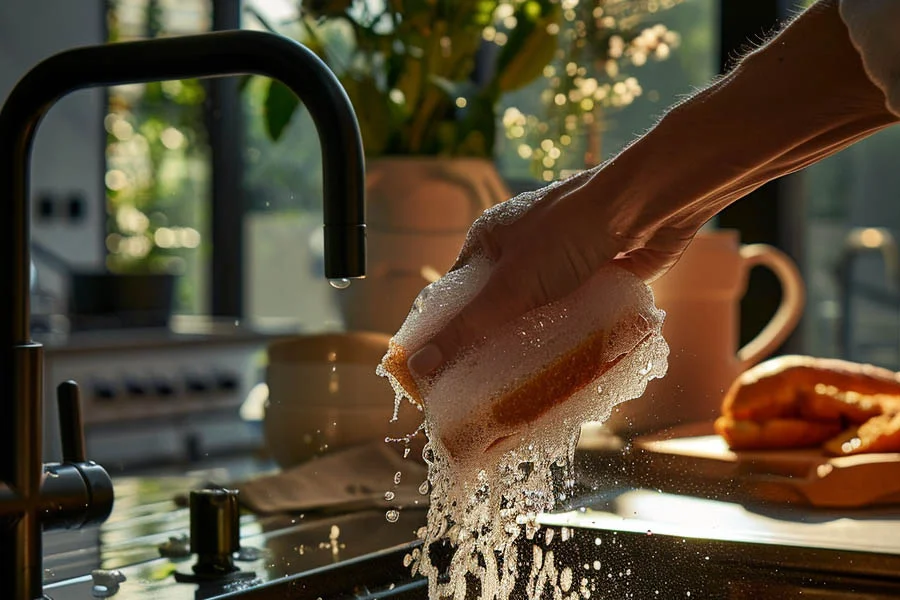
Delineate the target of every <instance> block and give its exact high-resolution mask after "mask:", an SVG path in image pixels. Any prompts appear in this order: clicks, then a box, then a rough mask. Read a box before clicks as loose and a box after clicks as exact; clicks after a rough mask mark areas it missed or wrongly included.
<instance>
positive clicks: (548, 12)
mask: <svg viewBox="0 0 900 600" xmlns="http://www.w3.org/2000/svg"><path fill="white" fill-rule="evenodd" d="M515 16H516V20H517V23H518V25H517V26H516V28H515V29H514V30H512V31H511V32H510V35H509V39H508V40H507V42H506V44H505V45H504V46H503V48H502V50H501V51H500V54H499V56H497V66H496V69H495V71H494V72H495V73H497V75H496V84H497V88H498V90H499V91H500V92H510V91H513V90H517V89H519V88H522V87H525V86H526V85H528V84H529V83H531V82H532V81H534V80H535V79H537V78H538V77H540V76H541V73H542V72H543V70H544V67H545V66H547V64H548V63H549V62H550V61H551V60H553V56H554V54H555V53H556V49H557V40H556V35H554V34H551V33H549V32H548V31H547V27H548V26H549V25H551V24H557V25H558V24H559V22H560V19H561V17H562V10H561V8H560V6H559V4H558V3H556V2H552V1H551V0H529V1H528V2H525V3H523V4H522V5H520V6H519V8H518V9H517V10H516V15H515Z"/></svg>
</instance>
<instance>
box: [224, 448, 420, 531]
mask: <svg viewBox="0 0 900 600" xmlns="http://www.w3.org/2000/svg"><path fill="white" fill-rule="evenodd" d="M427 478H428V469H427V467H426V465H425V464H424V462H423V461H422V459H421V458H418V459H414V458H413V455H410V457H409V458H405V459H404V458H403V457H401V456H400V455H399V454H397V452H396V450H395V449H393V448H392V447H390V446H388V445H387V444H386V443H374V444H367V445H364V446H355V447H353V448H348V449H346V450H341V451H338V452H335V453H333V454H327V455H324V456H322V457H319V458H314V459H312V460H309V461H307V462H305V463H303V464H300V465H297V466H295V467H291V468H289V469H285V470H284V471H281V472H279V473H275V474H272V475H264V476H261V477H257V478H255V479H251V480H249V481H246V482H244V483H242V484H240V485H238V486H237V487H238V489H239V490H240V495H239V496H238V497H239V498H240V502H241V504H243V505H244V506H245V507H246V508H248V509H250V510H251V511H253V512H255V513H257V514H276V513H296V512H305V511H314V510H321V511H327V512H345V511H353V510H361V509H366V508H396V509H402V508H414V507H421V508H424V507H426V506H427V505H428V495H427V494H428V490H429V488H428V484H427ZM423 492H424V493H423Z"/></svg>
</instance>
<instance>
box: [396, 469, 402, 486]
mask: <svg viewBox="0 0 900 600" xmlns="http://www.w3.org/2000/svg"><path fill="white" fill-rule="evenodd" d="M402 476H403V473H401V472H400V471H397V472H396V473H394V485H400V478H401V477H402Z"/></svg>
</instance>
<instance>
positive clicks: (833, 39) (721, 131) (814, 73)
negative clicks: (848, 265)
mask: <svg viewBox="0 0 900 600" xmlns="http://www.w3.org/2000/svg"><path fill="white" fill-rule="evenodd" d="M837 4H838V3H837V2H836V1H830V0H829V1H824V2H819V3H818V4H817V5H815V6H814V7H813V8H812V9H810V10H808V11H806V12H805V13H803V14H802V15H800V16H799V17H798V18H797V19H796V20H794V22H793V23H792V24H791V25H790V26H788V27H787V28H786V29H785V30H784V31H782V32H781V34H780V35H778V36H777V37H776V38H774V39H773V40H771V41H770V42H769V43H768V44H766V45H765V46H763V47H762V48H760V49H759V50H757V51H755V52H753V53H752V54H750V55H748V56H747V57H746V58H745V59H744V60H743V61H741V63H740V64H739V65H738V66H737V67H736V68H735V69H734V70H733V71H732V72H731V73H730V74H728V75H727V76H725V77H724V78H722V79H720V80H719V81H717V82H716V83H714V84H713V85H711V86H710V87H709V88H707V89H706V90H704V91H702V92H700V93H698V94H696V95H695V96H694V97H692V98H691V99H689V100H687V101H685V102H684V103H682V104H681V105H680V106H678V107H676V108H674V109H673V110H672V111H670V112H669V113H668V114H667V115H666V116H665V117H664V118H663V119H662V120H661V121H660V122H659V124H658V125H657V126H656V127H655V128H654V129H653V130H651V131H650V132H649V133H647V134H646V135H645V136H644V137H643V138H641V139H640V140H638V141H637V142H635V143H634V144H633V145H632V146H631V147H629V148H628V149H627V150H625V151H624V152H623V153H622V154H621V155H620V156H619V157H617V158H616V159H615V160H614V161H613V164H615V168H609V166H610V165H607V167H606V168H603V169H600V170H599V171H598V172H597V173H596V174H595V179H596V185H597V186H598V188H600V187H604V188H607V189H608V188H609V186H610V185H617V184H618V185H621V186H630V187H628V189H629V191H628V192H627V193H626V194H624V195H623V202H622V205H621V206H618V207H617V217H616V219H617V220H618V222H617V223H616V224H615V228H616V229H617V230H621V231H622V232H627V233H628V235H629V237H632V236H638V237H639V236H640V235H643V234H646V235H652V232H653V231H654V230H656V229H658V228H659V227H679V228H681V227H686V228H688V229H690V228H691V227H699V226H700V225H702V224H703V223H704V222H706V221H707V220H708V219H709V218H711V217H712V216H713V215H715V214H716V213H717V212H719V211H720V210H722V209H723V208H725V207H726V206H727V205H729V204H730V203H732V202H734V201H735V200H737V199H739V198H741V197H742V196H744V195H746V194H748V193H749V192H751V191H753V190H754V189H756V188H757V187H759V186H761V185H762V184H764V183H766V182H767V181H770V180H772V179H775V178H777V177H780V176H782V175H785V174H788V173H791V172H794V171H797V170H799V169H802V168H803V167H805V166H807V165H809V164H812V163H813V162H816V161H817V160H820V159H822V158H824V157H825V156H828V155H830V154H833V153H835V152H837V151H839V150H841V149H842V148H844V147H846V146H848V145H850V144H852V143H853V142H855V141H858V140H859V139H861V138H863V137H866V136H868V135H871V134H872V133H874V132H876V131H878V130H880V129H883V128H884V127H887V126H889V125H891V124H892V123H895V122H897V120H898V119H897V116H896V115H894V114H893V113H891V112H890V111H889V110H888V109H887V107H886V105H885V97H884V93H883V92H882V91H881V90H880V89H879V88H877V87H876V86H875V85H874V84H873V83H872V82H871V81H870V80H869V78H868V76H867V75H866V73H865V70H864V68H863V65H862V60H861V59H860V57H859V54H858V53H857V51H856V49H855V48H854V47H853V45H852V43H851V41H850V37H849V35H848V33H847V29H846V27H845V25H844V23H843V21H842V20H841V17H840V15H839V13H838V7H837ZM607 197H609V196H607Z"/></svg>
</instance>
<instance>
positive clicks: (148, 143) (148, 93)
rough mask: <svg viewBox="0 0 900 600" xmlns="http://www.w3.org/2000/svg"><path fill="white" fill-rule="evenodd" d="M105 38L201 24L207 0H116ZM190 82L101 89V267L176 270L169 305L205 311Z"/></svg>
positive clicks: (198, 157)
mask: <svg viewBox="0 0 900 600" xmlns="http://www.w3.org/2000/svg"><path fill="white" fill-rule="evenodd" d="M107 15H108V23H109V39H110V41H127V40H134V39H143V38H153V37H159V36H166V35H184V34H189V33H199V32H202V31H206V30H208V29H209V22H210V4H209V2H208V1H207V0H191V1H185V0H177V1H176V0H115V1H113V2H110V3H109V9H108V13H107ZM204 99H205V90H204V88H203V85H202V84H201V83H200V82H199V81H197V80H185V81H166V82H157V83H149V84H146V85H144V84H136V85H124V86H116V87H112V88H110V89H109V110H108V114H107V116H106V118H105V120H104V125H105V127H106V131H107V134H108V136H107V150H106V161H107V173H106V188H107V215H108V219H107V239H106V246H107V251H108V255H107V261H106V262H107V266H108V267H109V268H110V269H111V270H112V271H114V272H147V271H150V272H160V271H165V272H174V273H177V274H180V275H181V277H180V278H179V284H178V287H177V291H176V297H175V311H176V312H178V313H186V314H196V313H203V312H206V310H207V309H206V307H207V305H208V303H207V298H206V296H207V293H208V292H207V290H208V279H209V277H208V271H209V269H208V264H209V263H208V260H209V259H208V255H209V244H208V241H207V240H208V239H209V235H208V229H209V226H208V222H209V197H210V150H209V146H208V144H207V133H206V129H205V126H204V110H203V102H204Z"/></svg>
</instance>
